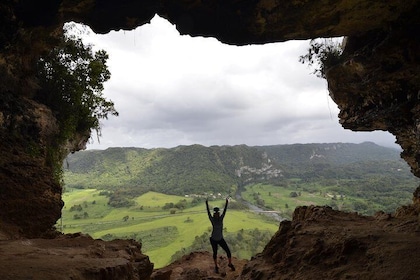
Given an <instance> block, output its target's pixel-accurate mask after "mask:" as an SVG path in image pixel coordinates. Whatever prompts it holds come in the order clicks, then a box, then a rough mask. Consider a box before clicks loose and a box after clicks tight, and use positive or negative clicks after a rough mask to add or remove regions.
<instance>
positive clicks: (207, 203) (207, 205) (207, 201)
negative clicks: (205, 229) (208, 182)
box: [206, 198, 211, 219]
mask: <svg viewBox="0 0 420 280" xmlns="http://www.w3.org/2000/svg"><path fill="white" fill-rule="evenodd" d="M206 208H207V215H209V219H210V218H211V214H210V209H209V200H208V199H207V198H206Z"/></svg>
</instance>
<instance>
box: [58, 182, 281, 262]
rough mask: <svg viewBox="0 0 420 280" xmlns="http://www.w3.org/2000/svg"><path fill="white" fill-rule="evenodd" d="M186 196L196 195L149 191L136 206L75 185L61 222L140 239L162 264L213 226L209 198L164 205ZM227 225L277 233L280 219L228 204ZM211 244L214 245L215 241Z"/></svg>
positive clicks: (99, 234) (69, 227)
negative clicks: (115, 202)
mask: <svg viewBox="0 0 420 280" xmlns="http://www.w3.org/2000/svg"><path fill="white" fill-rule="evenodd" d="M184 199H185V200H186V201H187V202H191V201H192V199H191V198H186V197H181V196H173V195H165V194H160V193H155V192H148V193H146V194H144V195H142V196H139V197H136V198H134V201H135V205H134V206H131V207H123V208H112V207H110V206H109V205H108V204H107V203H108V198H107V197H106V196H103V195H100V191H99V190H95V189H83V190H79V189H70V190H68V191H67V192H65V193H64V195H63V200H64V202H65V206H64V208H63V211H62V219H61V220H59V221H58V222H57V227H58V228H62V231H63V232H64V233H74V232H83V233H87V234H89V235H91V236H92V237H94V238H102V239H113V238H133V239H136V240H140V241H141V242H142V244H143V247H142V248H143V252H144V253H145V254H146V255H148V256H149V257H150V259H151V261H152V262H153V263H154V264H155V267H156V268H159V267H163V266H165V265H167V264H168V263H169V262H170V259H171V256H172V255H173V254H174V253H175V252H176V251H179V250H182V249H183V248H187V247H189V246H191V244H192V243H193V241H194V238H195V237H196V236H200V235H202V234H203V233H204V232H206V231H207V232H208V231H210V230H211V225H210V222H209V220H208V218H207V212H206V208H205V204H204V202H203V203H202V204H200V205H195V206H189V207H187V208H185V209H184V210H182V211H181V210H178V209H177V210H176V212H175V213H172V214H171V212H170V209H166V210H163V209H162V207H163V206H165V204H166V203H174V204H175V203H177V202H179V201H181V200H184ZM188 205H190V204H188ZM216 205H217V206H219V207H223V205H224V201H223V200H220V201H210V206H211V207H212V206H216ZM224 225H225V232H226V233H233V232H238V231H240V230H242V229H243V230H252V229H255V228H258V229H259V230H260V231H269V232H272V233H273V234H274V232H275V231H277V229H278V223H277V222H274V221H270V220H267V219H261V216H260V215H259V214H255V213H252V212H249V211H244V210H240V211H239V210H233V209H228V212H227V215H226V218H225V222H224ZM208 249H209V250H211V248H210V244H209V248H208Z"/></svg>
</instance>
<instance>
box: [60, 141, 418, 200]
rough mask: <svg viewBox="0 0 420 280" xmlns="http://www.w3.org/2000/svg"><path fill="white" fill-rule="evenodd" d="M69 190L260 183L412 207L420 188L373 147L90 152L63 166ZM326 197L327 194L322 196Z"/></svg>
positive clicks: (393, 154)
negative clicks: (412, 196)
mask: <svg viewBox="0 0 420 280" xmlns="http://www.w3.org/2000/svg"><path fill="white" fill-rule="evenodd" d="M64 181H65V185H66V187H71V188H95V189H100V190H108V191H111V192H118V194H119V195H122V196H133V195H140V194H143V193H145V192H147V191H157V192H161V193H166V194H177V195H185V194H197V193H205V192H206V193H210V192H211V193H218V192H220V193H223V194H231V195H233V194H234V192H235V191H236V190H237V188H238V187H240V188H242V189H243V187H244V186H246V185H250V184H254V183H264V184H272V185H274V186H279V187H288V188H290V187H295V188H296V189H298V188H299V189H304V190H310V189H311V188H312V189H313V190H312V191H319V189H320V187H319V186H322V187H328V191H329V192H334V193H336V194H337V195H341V196H343V195H347V196H355V197H361V198H366V199H371V200H372V201H376V202H377V203H379V204H383V203H385V204H386V203H388V204H389V203H390V202H387V201H388V200H389V197H392V198H394V199H396V198H398V201H394V202H392V203H393V204H395V203H400V202H401V201H407V200H408V199H409V198H410V195H411V193H412V192H413V191H414V189H415V187H417V185H418V180H417V178H416V177H414V176H413V175H412V174H411V172H410V170H409V167H408V165H407V164H406V163H405V162H404V161H403V160H402V159H401V158H400V155H399V151H398V150H395V149H391V148H386V147H381V146H378V145H376V144H374V143H370V142H366V143H362V144H350V143H332V144H294V145H275V146H255V147H249V146H245V145H239V146H212V147H204V146H200V145H192V146H179V147H176V148H172V149H163V148H161V149H142V148H109V149H107V150H96V151H83V152H78V153H75V154H72V155H69V157H68V158H67V159H66V161H65V162H64ZM323 190H324V191H325V188H324V189H323Z"/></svg>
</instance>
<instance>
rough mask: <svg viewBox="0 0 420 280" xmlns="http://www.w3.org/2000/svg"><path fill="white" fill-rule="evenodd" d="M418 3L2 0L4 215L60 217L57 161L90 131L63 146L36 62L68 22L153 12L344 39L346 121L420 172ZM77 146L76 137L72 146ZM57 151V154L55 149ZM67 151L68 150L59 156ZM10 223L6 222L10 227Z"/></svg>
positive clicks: (335, 77) (106, 25)
mask: <svg viewBox="0 0 420 280" xmlns="http://www.w3.org/2000/svg"><path fill="white" fill-rule="evenodd" d="M419 12H420V3H419V1H418V0H406V1H400V0H389V1H376V0H322V1H308V0H300V1H299V0H294V1H280V0H178V1H172V0H160V1H158V0H143V1H139V0H124V1H111V0H104V1H95V0H53V1H51V0H39V1H32V0H14V1H12V0H6V1H2V2H1V3H0V133H1V136H0V137H1V143H0V151H1V159H0V164H1V165H0V213H1V214H0V220H1V221H0V222H1V224H0V225H1V228H2V230H3V231H10V232H14V233H13V234H15V233H16V232H15V231H12V227H15V229H16V230H18V231H19V230H21V232H22V233H23V234H26V235H40V234H42V233H44V232H45V231H48V230H49V229H51V227H52V226H53V225H54V222H55V220H56V219H57V218H58V217H59V216H60V209H61V207H62V201H61V198H60V197H61V187H60V182H59V181H58V180H57V177H56V176H55V173H56V172H57V170H56V166H57V164H60V163H61V160H62V159H63V157H64V156H65V155H66V152H70V151H76V150H79V149H81V148H83V146H84V143H85V142H86V141H87V136H86V135H80V136H74V137H72V139H69V143H70V145H69V146H67V147H57V144H56V143H53V141H52V140H51V139H54V135H56V134H57V133H58V132H57V131H58V129H59V128H57V127H55V118H54V114H53V113H52V112H51V111H50V110H49V108H46V107H45V106H43V105H42V104H38V103H36V102H35V101H34V100H33V99H32V97H33V95H34V93H35V92H36V90H37V87H38V86H37V81H36V79H34V71H35V68H34V65H35V62H36V60H37V58H38V57H39V55H40V54H42V53H44V52H45V51H47V50H49V49H51V48H52V47H53V46H54V44H55V40H54V38H55V37H56V35H58V34H60V32H61V27H62V24H63V23H64V22H66V21H70V20H74V21H79V22H83V23H86V24H88V25H90V26H91V27H92V28H93V29H94V30H95V31H96V32H100V33H106V32H108V31H110V30H119V29H133V28H135V27H137V26H139V25H142V24H144V23H146V22H148V21H150V19H151V18H152V17H153V16H154V15H155V14H159V15H160V16H162V17H164V18H166V19H168V20H169V21H170V22H171V23H173V24H175V25H176V27H177V29H178V30H179V31H180V33H181V34H190V35H192V36H212V37H215V38H217V39H219V40H220V41H221V42H224V43H228V44H236V45H246V44H263V43H268V42H279V41H287V40H291V39H307V38H316V37H331V36H348V43H347V46H346V49H345V52H344V55H343V58H342V61H341V63H340V64H339V65H336V66H335V67H334V69H333V70H334V71H328V72H327V80H328V86H329V90H330V94H331V96H332V98H333V99H334V101H335V102H336V103H337V104H338V106H339V108H340V110H341V111H340V122H341V123H342V125H343V127H344V128H348V129H352V130H378V129H379V130H388V131H389V132H391V133H392V134H394V135H395V136H396V137H397V141H398V143H399V144H400V145H401V147H402V148H403V149H404V152H403V153H402V156H403V157H404V159H406V160H407V162H408V163H409V164H410V166H411V168H412V170H413V173H414V174H416V175H417V176H418V175H420V167H419V162H420V146H419V144H420V141H419V137H420V136H419V135H420V131H419V130H418V129H419V128H418V126H419V123H420V121H419V108H420V107H419V98H420V97H419V88H420V80H419V75H418V73H419V37H418V36H416V35H415V34H418V31H419V17H418V14H419ZM73 143H74V144H73ZM51 149H52V150H54V151H55V152H56V154H55V156H51ZM59 151H62V153H59ZM6 225H9V227H7V228H6Z"/></svg>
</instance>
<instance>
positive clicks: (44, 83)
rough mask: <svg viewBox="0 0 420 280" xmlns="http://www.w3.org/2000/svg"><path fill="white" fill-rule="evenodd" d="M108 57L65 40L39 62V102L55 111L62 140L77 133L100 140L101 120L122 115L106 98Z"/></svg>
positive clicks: (68, 38) (67, 39) (77, 42)
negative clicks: (93, 132)
mask: <svg viewBox="0 0 420 280" xmlns="http://www.w3.org/2000/svg"><path fill="white" fill-rule="evenodd" d="M107 59H108V55H107V53H106V52H105V51H103V50H100V51H97V52H93V50H92V46H90V45H84V44H83V42H82V41H81V39H79V38H76V37H74V36H63V37H62V39H61V43H60V44H59V45H58V46H57V47H56V48H54V49H52V50H51V51H50V53H49V54H47V55H46V56H44V57H41V58H40V59H39V62H38V73H37V77H38V80H39V85H40V90H39V91H38V93H37V96H36V99H37V100H38V101H40V102H42V103H44V104H46V105H47V106H48V107H49V108H51V109H52V110H53V112H54V113H55V115H56V117H57V120H58V121H59V124H60V136H59V138H60V139H59V140H61V141H65V140H66V139H69V138H70V137H72V136H73V135H75V134H76V133H81V134H86V133H88V135H90V132H91V130H92V129H93V130H95V131H96V132H97V135H98V136H100V122H99V121H100V120H101V119H106V118H108V115H109V114H112V115H118V112H117V111H116V110H115V109H114V103H113V102H112V101H109V100H107V99H106V98H105V97H103V95H102V91H103V89H104V86H103V84H104V83H105V82H106V81H107V80H108V79H109V78H110V72H109V71H108V67H107V65H106V61H107Z"/></svg>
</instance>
